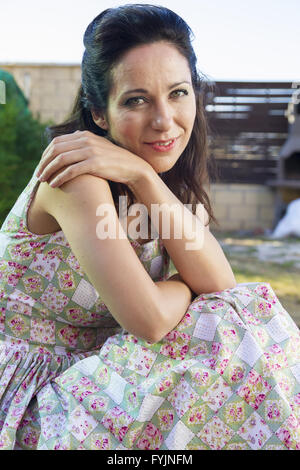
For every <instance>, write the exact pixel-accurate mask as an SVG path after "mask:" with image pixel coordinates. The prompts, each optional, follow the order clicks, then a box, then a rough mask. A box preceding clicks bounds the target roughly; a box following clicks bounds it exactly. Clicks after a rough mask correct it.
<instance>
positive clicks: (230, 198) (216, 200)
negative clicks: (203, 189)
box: [210, 184, 276, 230]
mask: <svg viewBox="0 0 300 470" xmlns="http://www.w3.org/2000/svg"><path fill="white" fill-rule="evenodd" d="M275 197H276V196H275V191H273V190H272V189H270V188H268V187H265V186H262V185H256V184H255V185H254V184H212V185H211V190H210V198H211V203H212V207H213V209H214V211H215V216H216V218H217V219H218V222H219V224H220V228H219V230H265V229H271V228H272V226H273V220H274V217H275ZM211 228H212V229H214V230H218V227H216V226H215V225H214V224H212V225H211Z"/></svg>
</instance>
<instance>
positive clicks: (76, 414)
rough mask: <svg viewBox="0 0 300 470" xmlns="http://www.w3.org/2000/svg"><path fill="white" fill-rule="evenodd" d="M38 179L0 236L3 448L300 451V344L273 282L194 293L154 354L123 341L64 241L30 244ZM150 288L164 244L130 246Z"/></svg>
mask: <svg viewBox="0 0 300 470" xmlns="http://www.w3.org/2000/svg"><path fill="white" fill-rule="evenodd" d="M36 186H37V179H36V176H35V174H34V175H33V177H32V179H31V181H30V182H29V184H28V186H27V187H26V188H25V190H24V191H23V193H22V194H21V196H20V197H19V199H18V201H17V202H16V204H15V206H14V207H13V209H12V210H11V212H10V214H9V215H8V217H7V219H6V221H5V222H4V225H3V227H2V230H1V232H0V313H1V335H0V340H1V353H0V354H1V361H0V406H1V414H0V419H1V423H0V430H1V432H0V448H1V449H12V448H14V449H36V448H37V449H39V450H47V449H52V450H57V449H63V450H75V449H78V450H80V449H95V450H112V449H115V450H128V449H135V450H143V449H145V450H156V449H159V450H196V449H199V450H202V449H209V450H221V449H224V450H226V449H228V450H229V449H233V450H244V449H245V450H246V449H250V450H251V449H253V450H258V449H265V450H275V449H277V450H288V449H290V450H296V449H298V450H299V449H300V333H299V329H298V327H297V326H296V324H295V323H294V321H293V320H292V318H291V317H290V316H289V314H288V313H287V312H286V311H285V309H284V308H283V307H282V305H281V304H280V302H279V300H278V299H277V297H276V295H275V293H274V292H273V290H272V288H271V286H270V285H269V284H268V283H264V282H256V283H244V284H238V285H237V286H236V287H235V288H233V289H226V290H224V291H222V292H214V293H210V294H203V295H199V296H197V297H196V298H195V299H194V300H193V302H192V303H191V304H190V306H189V308H188V309H187V311H186V313H185V315H184V316H183V318H182V320H181V321H180V322H179V323H178V325H177V327H176V328H174V329H173V330H172V331H171V332H170V333H168V334H167V335H166V336H165V337H164V338H163V339H162V340H161V341H160V342H158V343H155V344H150V343H148V342H147V341H144V340H141V339H139V338H137V337H135V336H134V335H132V334H130V333H128V332H126V331H124V330H122V328H121V327H120V325H118V324H117V322H116V321H115V320H114V319H113V317H112V315H111V314H110V312H109V311H108V310H107V307H106V306H105V304H104V303H103V302H102V301H101V299H100V298H99V295H98V294H97V292H96V291H95V289H94V288H93V286H92V285H91V283H90V282H89V280H88V278H87V276H86V275H85V274H84V272H82V270H81V268H80V265H79V263H78V261H77V260H76V257H75V256H74V254H73V253H72V251H71V249H70V246H69V244H68V242H67V240H66V239H65V237H64V234H63V232H61V231H60V232H55V233H53V234H48V235H35V234H32V233H31V232H29V230H28V228H27V226H26V214H27V210H28V207H29V205H30V202H31V200H32V197H33V195H34V191H35V188H36ZM130 242H131V244H132V246H133V248H134V249H135V251H136V254H137V256H138V257H139V259H140V261H141V262H142V264H143V265H144V267H145V269H146V270H147V272H148V273H149V275H150V276H151V278H152V279H153V280H154V281H159V280H166V279H168V277H170V276H171V275H172V274H174V273H175V272H176V270H175V268H174V265H173V263H172V261H171V260H170V258H169V256H168V253H167V251H166V249H165V248H164V246H163V243H162V241H161V240H158V239H156V240H154V241H151V242H148V243H146V244H144V245H139V244H138V243H137V242H135V241H133V240H130Z"/></svg>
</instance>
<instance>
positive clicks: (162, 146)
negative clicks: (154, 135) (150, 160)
mask: <svg viewBox="0 0 300 470" xmlns="http://www.w3.org/2000/svg"><path fill="white" fill-rule="evenodd" d="M176 140H177V137H175V138H173V139H168V140H156V141H155V142H146V144H147V145H149V146H150V147H151V148H152V149H153V150H155V151H157V152H167V151H168V150H171V149H173V148H174V146H175V143H176Z"/></svg>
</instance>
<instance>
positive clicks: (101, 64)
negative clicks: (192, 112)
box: [46, 4, 217, 223]
mask: <svg viewBox="0 0 300 470" xmlns="http://www.w3.org/2000/svg"><path fill="white" fill-rule="evenodd" d="M192 36H193V33H192V31H191V29H190V27H189V26H188V25H187V24H186V22H185V21H184V20H183V19H182V18H181V17H180V16H178V15H177V14H176V13H174V12H173V11H171V10H169V9H168V8H165V7H161V6H155V5H146V4H145V5H142V4H129V5H123V6H120V7H117V8H109V9H107V10H105V11H103V12H102V13H100V14H99V15H98V16H97V17H96V18H95V19H94V20H93V21H92V22H91V23H90V24H89V26H88V27H87V29H86V31H85V34H84V39H83V42H84V45H85V51H84V54H83V59H82V64H81V76H82V80H81V86H80V87H79V90H78V93H77V97H76V100H75V103H74V105H73V109H72V111H71V113H70V115H69V116H68V117H67V119H66V120H65V121H64V122H63V123H61V124H59V125H54V126H51V127H48V128H47V130H46V133H47V138H48V141H49V142H50V141H51V140H52V139H53V138H54V137H56V136H58V135H62V134H68V133H70V132H74V131H76V130H89V131H91V132H94V133H95V134H97V135H101V136H107V132H106V131H104V130H102V129H101V128H100V127H99V126H97V125H96V124H95V123H94V121H93V118H92V114H91V111H93V110H95V111H99V110H100V111H102V112H105V111H106V109H107V102H108V96H109V92H110V89H111V85H112V70H113V67H114V66H115V65H116V64H117V63H118V62H119V61H120V60H121V58H122V56H123V55H124V54H125V53H126V52H127V51H128V50H130V49H132V48H133V47H136V46H139V45H143V44H151V43H153V42H156V41H166V42H168V43H170V44H172V45H173V46H174V47H176V48H177V50H178V51H179V52H180V53H181V54H182V55H183V56H184V57H185V58H186V59H187V61H188V64H189V67H190V71H191V77H192V84H193V88H194V92H195V96H196V107H197V111H196V118H195V122H194V127H193V130H192V133H191V137H190V140H189V142H188V144H187V146H186V148H185V150H184V152H183V153H182V155H181V156H180V157H179V159H178V160H177V162H176V164H175V165H174V166H173V167H172V168H171V169H170V170H169V171H167V172H165V173H160V174H159V176H160V177H161V179H162V180H163V181H164V182H165V184H166V185H167V186H168V187H169V188H170V190H171V191H172V192H173V193H174V194H175V196H176V197H178V199H179V200H180V201H181V202H182V203H183V204H192V211H193V213H194V214H195V212H196V204H197V203H198V202H200V203H202V204H203V205H204V207H205V209H206V210H207V212H208V215H209V222H210V221H211V220H213V221H214V222H216V223H217V221H216V218H215V217H214V215H213V211H212V208H211V204H210V200H209V196H208V194H207V192H206V191H205V189H204V186H205V185H207V186H209V174H210V173H212V174H213V173H214V166H213V165H210V163H211V161H210V159H209V152H208V124H207V119H206V115H205V106H204V98H205V90H206V87H207V86H208V82H207V81H206V80H204V76H200V74H199V72H198V70H197V67H196V62H197V59H196V55H195V52H194V49H193V47H192V44H191V42H192ZM212 163H213V162H212ZM109 184H110V188H111V191H112V195H113V199H114V202H115V204H116V206H117V207H118V197H119V195H127V197H128V205H131V204H132V203H133V201H134V198H133V194H132V192H131V191H130V189H129V188H128V187H127V186H126V185H124V184H121V183H116V182H113V181H109Z"/></svg>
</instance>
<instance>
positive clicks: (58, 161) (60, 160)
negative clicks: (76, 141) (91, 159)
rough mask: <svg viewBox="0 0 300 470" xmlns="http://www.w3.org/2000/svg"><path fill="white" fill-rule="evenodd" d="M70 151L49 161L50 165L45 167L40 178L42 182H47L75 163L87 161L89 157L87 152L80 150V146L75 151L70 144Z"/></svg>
mask: <svg viewBox="0 0 300 470" xmlns="http://www.w3.org/2000/svg"><path fill="white" fill-rule="evenodd" d="M68 149H69V151H66V152H62V153H60V154H59V155H57V156H56V158H54V157H53V158H52V160H49V163H48V164H47V165H46V166H45V167H44V169H43V170H42V172H41V174H40V176H39V180H40V181H47V180H48V179H49V178H50V177H51V176H53V174H54V173H56V172H57V171H59V170H61V169H63V168H64V167H67V166H70V165H72V164H73V163H77V162H80V161H82V160H85V159H86V157H87V150H83V149H78V145H77V146H76V147H74V149H73V150H72V149H71V150H70V144H69V146H68Z"/></svg>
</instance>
